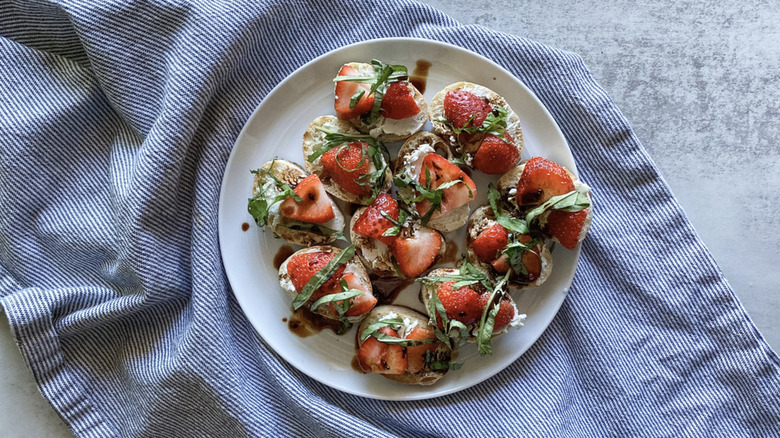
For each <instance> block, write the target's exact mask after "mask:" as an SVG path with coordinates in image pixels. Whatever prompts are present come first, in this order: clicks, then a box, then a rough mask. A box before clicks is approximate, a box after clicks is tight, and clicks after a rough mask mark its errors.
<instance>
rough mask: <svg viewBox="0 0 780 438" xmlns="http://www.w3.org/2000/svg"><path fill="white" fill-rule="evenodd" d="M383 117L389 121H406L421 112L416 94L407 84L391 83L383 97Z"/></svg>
mask: <svg viewBox="0 0 780 438" xmlns="http://www.w3.org/2000/svg"><path fill="white" fill-rule="evenodd" d="M381 108H382V115H383V116H385V117H387V118H388V119H395V120H400V119H406V118H409V117H412V116H415V115H416V114H417V113H419V112H420V107H419V106H417V102H416V101H415V100H414V92H413V91H412V89H411V88H409V84H408V83H407V82H391V83H390V85H388V87H387V90H386V91H385V95H384V97H382V105H381Z"/></svg>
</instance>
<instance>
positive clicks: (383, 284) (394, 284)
mask: <svg viewBox="0 0 780 438" xmlns="http://www.w3.org/2000/svg"><path fill="white" fill-rule="evenodd" d="M370 278H371V284H372V285H373V288H374V296H375V297H376V299H377V301H378V302H377V305H381V304H393V302H394V301H395V299H396V298H398V294H400V293H401V292H402V291H403V290H404V289H406V288H407V287H409V286H410V285H411V284H413V283H414V279H408V278H398V277H387V278H383V277H378V276H376V275H371V276H370Z"/></svg>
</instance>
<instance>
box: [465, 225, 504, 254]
mask: <svg viewBox="0 0 780 438" xmlns="http://www.w3.org/2000/svg"><path fill="white" fill-rule="evenodd" d="M508 239H509V233H507V230H506V228H504V227H502V226H501V225H500V224H498V223H495V224H493V225H491V226H490V227H489V228H487V229H485V230H483V231H482V232H481V233H479V236H477V238H476V239H474V242H472V243H471V247H472V248H473V249H474V254H475V255H476V256H477V258H478V259H479V261H480V262H482V263H490V262H492V261H493V260H495V259H496V258H498V257H499V255H500V253H501V251H503V249H504V247H505V246H506V244H507V241H508Z"/></svg>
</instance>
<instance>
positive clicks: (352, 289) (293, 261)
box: [279, 245, 377, 330]
mask: <svg viewBox="0 0 780 438" xmlns="http://www.w3.org/2000/svg"><path fill="white" fill-rule="evenodd" d="M354 255H355V248H354V246H349V247H347V248H346V249H344V250H341V249H339V248H336V247H333V246H327V245H324V246H313V247H310V248H304V249H301V250H299V251H296V252H295V253H293V254H292V255H291V256H290V257H288V258H287V260H285V261H284V262H283V263H282V265H281V266H279V284H280V285H281V287H282V289H283V290H284V291H285V292H286V293H287V294H288V295H289V296H290V297H291V298H292V299H293V302H292V304H293V308H295V309H298V308H300V307H306V308H308V309H309V310H311V311H312V312H314V313H317V314H319V315H322V316H324V317H325V318H329V319H334V320H337V321H341V322H342V328H343V330H346V329H347V328H349V327H350V326H351V324H353V323H356V322H359V321H361V320H362V319H363V318H365V317H366V315H367V314H368V312H369V311H370V310H371V309H372V308H374V306H375V305H376V303H377V299H376V297H374V295H373V288H372V285H371V281H370V279H369V278H368V273H367V272H366V270H365V268H364V267H363V264H362V263H360V261H359V260H358V259H357V258H356V257H355V256H354Z"/></svg>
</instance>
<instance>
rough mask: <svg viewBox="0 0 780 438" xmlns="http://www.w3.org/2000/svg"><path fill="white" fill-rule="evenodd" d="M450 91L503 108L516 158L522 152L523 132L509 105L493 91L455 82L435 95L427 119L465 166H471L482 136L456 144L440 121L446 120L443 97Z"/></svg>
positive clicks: (456, 141) (454, 136) (455, 139)
mask: <svg viewBox="0 0 780 438" xmlns="http://www.w3.org/2000/svg"><path fill="white" fill-rule="evenodd" d="M450 91H468V92H471V93H474V94H475V95H477V96H478V97H481V98H483V99H485V100H486V101H487V103H489V104H490V105H492V106H493V107H494V108H495V107H496V106H500V107H503V108H504V109H505V110H506V111H507V115H506V122H507V127H506V132H507V133H509V135H510V136H512V139H513V140H514V144H515V146H517V151H518V156H520V154H522V152H523V130H522V128H521V127H520V119H519V118H518V116H517V114H515V112H514V111H513V110H512V108H511V107H510V106H509V104H508V103H507V102H506V100H504V98H503V97H501V96H500V95H499V94H498V93H496V92H495V91H493V90H491V89H489V88H487V87H484V86H482V85H478V84H472V83H471V82H457V83H454V84H450V85H448V86H446V87H444V89H443V90H441V91H439V92H438V93H436V95H435V96H433V99H431V104H430V105H429V106H428V117H429V118H430V119H431V124H432V125H433V131H434V132H435V133H437V134H439V135H440V136H441V137H442V138H443V139H444V140H445V141H446V142H447V143H448V144H449V145H450V146H451V147H452V148H453V151H454V152H455V153H456V154H457V155H459V156H462V159H463V161H464V162H465V163H466V165H467V166H473V160H474V154H475V153H476V152H477V150H478V149H479V147H480V145H481V144H482V140H483V138H484V135H476V136H474V138H473V139H472V140H471V141H469V142H466V141H464V142H463V143H460V142H458V135H457V134H455V132H454V131H453V130H452V127H451V126H449V125H448V124H446V123H443V122H442V120H446V119H447V117H446V116H445V113H444V97H445V96H446V95H447V93H448V92H450Z"/></svg>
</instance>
